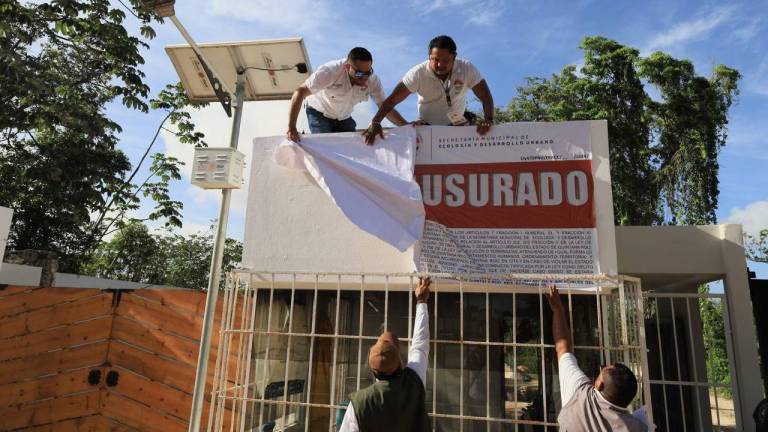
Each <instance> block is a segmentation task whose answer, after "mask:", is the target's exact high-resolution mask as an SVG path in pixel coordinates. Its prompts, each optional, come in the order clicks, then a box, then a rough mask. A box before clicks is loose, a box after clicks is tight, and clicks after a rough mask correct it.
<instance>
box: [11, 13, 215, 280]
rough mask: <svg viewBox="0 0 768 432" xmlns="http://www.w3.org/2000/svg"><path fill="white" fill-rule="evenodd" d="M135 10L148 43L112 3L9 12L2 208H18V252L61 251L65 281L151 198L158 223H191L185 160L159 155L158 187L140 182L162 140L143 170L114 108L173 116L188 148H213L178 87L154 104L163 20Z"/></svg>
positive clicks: (14, 236) (14, 234) (154, 170)
mask: <svg viewBox="0 0 768 432" xmlns="http://www.w3.org/2000/svg"><path fill="white" fill-rule="evenodd" d="M126 3H128V4H129V5H126V8H130V9H128V10H129V11H130V13H131V14H133V15H135V16H136V17H137V19H138V21H139V27H140V29H139V31H140V33H141V36H134V35H131V34H130V33H129V31H128V30H127V29H126V26H125V19H126V13H125V12H124V11H123V9H120V8H119V7H121V6H120V5H119V4H116V3H115V4H113V3H112V2H110V1H108V0H80V1H76V0H67V1H63V0H52V1H47V2H26V3H22V2H19V1H14V0H6V1H3V2H2V4H0V112H2V113H3V115H2V116H0V184H2V185H3V188H0V205H4V206H8V207H10V208H12V209H14V222H13V226H12V228H11V233H10V238H9V247H10V248H14V249H41V250H48V251H53V252H55V253H57V254H58V255H59V259H60V268H61V269H62V270H64V271H69V272H78V271H79V270H80V266H81V264H82V263H83V261H84V260H87V256H88V254H89V253H90V252H91V251H92V250H93V248H94V247H96V246H97V245H98V244H99V242H100V241H101V238H102V237H103V236H104V235H105V234H107V233H109V232H110V231H111V230H113V229H114V228H119V227H120V226H121V224H123V223H124V222H125V221H126V220H127V219H126V217H127V215H129V214H130V211H131V210H135V209H137V208H138V207H139V203H140V201H141V198H142V197H144V198H147V199H151V200H153V201H154V203H155V208H154V210H153V211H152V213H151V214H150V215H149V216H148V218H149V219H154V220H163V221H164V223H165V224H166V225H167V226H180V224H181V213H180V211H181V203H180V202H178V201H174V200H171V199H170V197H169V194H168V186H169V182H170V181H173V180H174V179H178V178H179V177H178V165H179V163H178V161H176V160H174V159H172V158H164V157H163V156H162V155H159V154H156V155H154V156H152V160H153V166H152V167H151V168H150V172H151V175H150V177H149V178H147V179H146V180H144V182H143V183H139V182H135V181H134V177H135V176H136V175H137V173H138V172H139V169H140V168H141V166H142V163H143V162H144V160H145V159H146V158H148V157H149V155H148V153H149V150H150V148H151V147H152V145H153V144H154V142H155V139H156V138H157V134H156V135H155V138H154V139H153V140H152V142H151V143H150V144H149V146H148V147H147V152H146V153H145V154H144V156H143V157H142V158H141V160H140V161H139V163H138V164H136V166H134V167H132V166H131V163H130V161H129V160H128V158H127V157H126V155H125V154H124V153H123V152H122V151H120V150H119V149H118V148H117V145H118V143H119V138H118V134H119V133H120V132H121V131H122V129H121V127H120V125H118V124H117V123H116V122H114V121H112V120H111V119H110V118H109V117H107V115H106V114H105V110H106V106H107V104H109V103H111V102H113V101H115V100H120V101H122V103H123V105H125V106H126V107H129V108H132V109H137V110H140V111H143V112H148V110H149V108H150V106H152V107H154V108H155V109H163V110H166V111H168V115H167V117H166V120H167V119H170V121H171V124H178V128H179V134H180V139H181V140H182V141H183V142H188V143H192V144H195V145H204V142H203V141H202V139H203V137H202V135H201V134H199V133H197V132H195V131H194V126H193V125H192V124H191V122H189V114H188V113H186V111H184V109H185V107H186V106H188V105H189V104H188V103H185V101H186V99H185V97H184V95H183V93H181V92H180V91H179V89H180V87H179V86H178V85H176V86H169V87H167V88H166V90H164V91H163V92H161V93H160V95H159V97H158V99H157V101H149V102H147V101H146V98H147V96H148V94H149V87H148V86H147V85H146V84H145V83H144V81H143V80H144V74H143V72H141V67H142V65H143V63H144V60H143V58H142V57H141V55H140V49H142V48H146V47H147V46H148V45H147V44H146V42H145V40H146V39H151V38H152V37H154V30H153V29H152V26H151V24H152V22H153V19H154V18H153V17H152V16H151V15H149V14H148V13H146V12H145V11H143V10H141V9H140V8H139V7H138V1H136V0H131V1H130V2H126ZM166 120H164V121H163V123H165V121H166ZM160 127H162V125H161V126H160ZM160 127H159V128H158V132H159V131H160ZM153 176H156V177H157V178H159V180H154V179H153ZM113 227H114V228H113Z"/></svg>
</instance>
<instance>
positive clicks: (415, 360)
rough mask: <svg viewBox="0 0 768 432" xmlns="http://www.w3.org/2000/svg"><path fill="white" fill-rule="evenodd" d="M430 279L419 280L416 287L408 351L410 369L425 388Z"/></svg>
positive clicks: (427, 362) (427, 360)
mask: <svg viewBox="0 0 768 432" xmlns="http://www.w3.org/2000/svg"><path fill="white" fill-rule="evenodd" d="M431 284H432V280H431V279H430V278H428V277H427V278H419V284H418V286H416V291H415V292H414V294H415V295H416V318H415V319H414V322H413V336H412V339H411V347H410V348H409V349H408V367H409V368H410V369H411V370H413V371H414V372H416V374H417V375H418V376H419V378H421V383H422V384H423V385H424V387H426V386H427V365H428V364H429V308H428V307H427V301H428V300H429V293H430V290H429V286H430V285H431Z"/></svg>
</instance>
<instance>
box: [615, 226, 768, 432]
mask: <svg viewBox="0 0 768 432" xmlns="http://www.w3.org/2000/svg"><path fill="white" fill-rule="evenodd" d="M616 245H617V251H618V254H617V258H618V265H619V273H621V274H628V275H632V276H637V277H639V278H641V280H642V283H643V289H645V290H649V289H651V290H655V291H671V292H690V291H691V290H692V289H695V287H696V285H697V284H699V283H703V282H709V281H713V280H721V279H722V280H723V282H724V286H725V295H726V301H727V305H728V307H727V308H726V310H725V312H726V316H725V318H726V323H727V325H729V328H728V329H726V330H727V331H729V332H730V334H729V335H728V336H730V341H731V345H732V348H733V349H732V354H733V358H732V359H731V360H732V365H733V368H732V382H733V384H734V387H735V389H736V392H735V394H734V402H735V404H736V406H737V412H736V421H737V425H738V426H739V429H740V430H754V427H755V426H754V422H753V420H752V417H751V414H752V411H753V410H754V409H755V406H757V404H758V402H759V401H760V400H761V399H762V398H763V392H762V388H761V380H760V369H759V362H758V356H757V348H756V346H755V344H756V341H757V336H756V333H755V326H754V320H753V318H752V316H753V315H752V304H751V300H750V296H749V280H748V277H747V266H746V257H745V255H744V245H743V235H742V229H741V225H733V224H727V225H712V226H693V227H692V226H688V227H681V226H664V227H616Z"/></svg>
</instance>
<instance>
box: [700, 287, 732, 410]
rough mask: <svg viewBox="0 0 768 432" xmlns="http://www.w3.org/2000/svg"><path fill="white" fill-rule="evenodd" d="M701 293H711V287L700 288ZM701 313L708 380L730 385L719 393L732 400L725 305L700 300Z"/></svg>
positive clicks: (719, 389) (714, 301) (718, 302)
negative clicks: (724, 316) (724, 314)
mask: <svg viewBox="0 0 768 432" xmlns="http://www.w3.org/2000/svg"><path fill="white" fill-rule="evenodd" d="M699 292H700V293H709V286H708V285H702V286H700V287H699ZM699 312H700V313H701V322H702V337H703V338H704V346H705V347H706V348H705V351H706V352H707V380H708V381H709V382H711V383H717V384H726V385H728V387H721V388H718V389H717V393H718V395H719V396H720V397H723V396H724V397H727V398H732V397H733V393H732V392H731V389H730V384H731V367H730V364H729V363H728V349H727V345H726V343H727V340H726V337H725V321H724V319H723V304H722V303H721V302H720V301H719V299H711V298H708V299H707V298H705V299H700V300H699Z"/></svg>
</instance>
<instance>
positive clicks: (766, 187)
mask: <svg viewBox="0 0 768 432" xmlns="http://www.w3.org/2000/svg"><path fill="white" fill-rule="evenodd" d="M116 4H117V3H116ZM117 5H118V6H119V4H117ZM176 16H177V18H178V19H179V20H180V21H181V22H182V24H183V25H184V26H185V27H186V28H187V30H188V31H189V33H190V34H191V35H192V37H193V38H194V40H195V41H196V42H197V43H208V42H235V41H248V40H258V39H274V38H286V37H294V36H301V37H303V38H304V43H305V46H306V48H307V51H308V53H309V59H310V63H311V66H312V67H313V69H316V68H317V67H318V66H319V65H321V64H323V63H325V62H327V61H330V60H334V59H338V58H342V57H344V56H345V55H346V53H347V52H348V51H349V49H350V48H352V47H354V46H363V47H366V48H368V49H369V50H370V51H371V52H372V54H373V57H374V69H375V71H376V73H377V74H378V75H379V76H380V78H381V80H382V83H383V85H384V88H385V92H387V93H388V92H389V91H391V90H392V88H393V87H394V85H395V84H396V83H397V82H398V81H399V80H400V78H401V77H402V76H403V74H404V73H405V72H406V71H407V70H408V69H409V68H410V67H411V66H413V65H415V64H417V63H420V62H422V61H424V60H426V55H427V45H428V43H429V40H430V39H431V38H433V37H434V36H437V35H440V34H448V35H450V36H451V37H453V38H454V40H455V41H456V43H457V45H458V54H459V57H463V58H466V59H468V60H470V61H472V62H473V63H474V64H475V65H476V66H477V67H478V68H479V70H480V71H481V73H482V74H483V76H484V78H485V79H486V81H487V82H488V85H489V87H490V89H491V92H492V93H493V97H494V101H495V103H496V105H497V106H504V105H506V104H507V103H508V102H509V101H510V99H511V98H512V97H513V96H514V95H515V94H516V88H517V87H518V86H520V85H522V84H524V82H525V77H531V76H543V77H547V76H550V75H551V74H553V73H557V72H559V71H560V70H561V69H562V68H563V67H564V66H566V65H568V64H577V65H578V64H581V63H582V60H581V59H582V52H581V51H580V50H579V48H578V46H579V43H580V41H581V40H582V39H583V38H584V37H585V36H591V35H602V36H605V37H608V38H611V39H614V40H616V41H618V42H620V43H622V44H625V45H629V46H632V47H635V48H637V49H639V50H640V52H641V54H642V55H647V54H650V53H652V52H654V51H657V50H661V51H665V52H667V53H669V54H671V55H673V56H675V57H677V58H685V59H689V60H691V61H692V62H693V64H694V66H695V68H696V71H697V73H699V74H700V75H705V76H708V75H709V74H710V72H711V70H712V68H713V66H714V65H717V64H725V65H727V66H730V67H733V68H735V69H737V70H738V71H740V72H741V74H742V76H743V78H742V80H741V82H740V92H741V93H740V96H739V98H738V101H737V103H736V105H735V106H733V107H732V108H731V111H730V118H729V121H730V124H729V127H728V139H727V143H726V145H725V147H723V149H722V153H721V155H720V158H719V160H720V173H719V180H720V202H719V208H718V211H717V217H718V221H719V222H721V223H726V222H727V223H742V224H744V228H745V230H746V231H747V232H749V233H753V234H755V233H757V231H758V230H759V229H761V228H768V175H766V173H765V172H766V169H767V168H768V152H766V151H765V148H766V141H768V138H766V137H768V121H766V120H765V119H766V118H768V54H766V53H768V0H752V1H744V2H707V1H672V0H663V1H657V0H653V1H643V2H629V1H615V0H614V1H590V0H569V1H516V0H515V1H496V0H428V1H421V0H406V1H397V0H391V1H387V2H381V1H375V0H370V1H369V0H361V1H356V2H348V1H339V0H335V1H334V0H281V1H270V0H184V1H179V2H177V3H176ZM132 25H135V22H129V28H131V26H132ZM154 28H155V30H156V31H157V37H156V38H155V39H154V40H152V41H150V48H149V49H148V50H145V51H144V53H143V55H144V59H145V61H146V64H145V65H144V67H143V71H144V72H145V73H146V82H147V83H148V84H149V86H150V88H151V94H152V95H155V94H157V92H159V91H160V90H161V89H162V88H163V87H164V86H165V85H166V84H169V83H175V82H176V81H178V76H177V75H176V72H175V70H174V68H173V66H172V64H171V62H170V60H169V58H168V56H167V55H166V53H165V51H164V47H165V46H166V45H169V44H179V43H184V39H183V38H182V36H181V35H180V34H179V32H178V31H177V30H176V28H175V27H174V26H173V24H171V23H170V21H166V23H164V24H155V26H154ZM374 108H375V106H374V105H373V103H372V102H369V103H367V104H360V105H358V106H357V107H356V109H355V112H354V113H353V117H354V118H355V119H356V121H357V123H358V126H359V127H364V126H365V125H367V124H368V122H369V121H370V118H371V117H372V116H373V114H374V112H375V110H374ZM398 110H399V111H400V112H401V113H402V114H403V115H404V116H405V117H406V119H413V118H414V116H415V113H416V97H415V95H412V96H411V97H410V98H408V99H407V100H406V101H404V102H403V103H401V104H400V105H399V106H398ZM287 112H288V102H287V101H276V102H249V103H246V104H245V108H244V111H243V125H242V130H241V133H240V141H239V149H240V151H242V152H244V153H245V154H246V157H249V155H250V154H251V150H250V147H251V142H252V140H253V138H254V137H257V136H272V135H282V134H284V133H285V130H286V128H287ZM108 114H109V115H110V116H111V117H112V118H113V119H115V120H116V121H117V122H118V123H119V124H121V125H122V127H123V132H122V134H121V143H120V148H121V149H122V150H123V151H124V152H125V153H127V154H128V155H129V157H130V158H131V159H132V160H133V161H134V162H136V161H137V160H138V159H139V157H140V156H141V154H142V153H143V151H144V150H145V148H146V146H147V145H148V143H149V142H150V140H151V138H152V136H153V135H154V133H155V131H156V129H157V127H158V126H159V124H160V121H161V120H162V117H163V113H161V112H151V113H149V114H145V113H140V112H138V111H135V110H129V109H127V108H125V107H124V106H122V105H121V104H120V103H119V102H117V103H114V104H112V105H110V107H109V108H108ZM193 121H194V122H195V123H196V125H197V128H198V130H200V131H202V132H204V133H205V134H206V140H207V142H208V144H209V145H210V146H227V145H228V143H229V130H230V125H231V120H230V119H229V118H227V117H226V115H225V114H224V111H223V110H222V109H221V106H220V105H218V104H211V105H210V106H209V107H207V108H203V109H201V110H198V111H193ZM302 127H304V128H306V118H305V116H304V114H303V113H302V114H301V115H300V117H299V128H300V129H301V128H302ZM153 150H154V151H158V152H165V153H166V154H168V155H170V156H175V157H178V158H180V159H181V160H184V161H187V162H188V164H187V166H186V167H185V169H184V178H183V180H182V181H180V182H177V183H175V184H174V185H173V186H172V189H171V192H172V196H173V197H174V198H175V199H178V200H180V201H182V202H184V211H183V221H184V228H183V229H181V232H183V233H194V232H197V231H199V230H205V229H207V227H208V226H209V225H210V224H211V221H212V220H213V219H215V218H216V217H217V214H218V200H219V197H220V192H218V191H204V190H201V189H198V188H195V187H193V186H191V185H190V183H189V162H190V161H191V159H192V148H191V147H190V146H188V145H183V144H180V143H179V142H178V140H177V139H176V137H175V136H174V135H173V134H172V133H170V132H167V131H162V132H161V136H160V139H159V140H158V142H156V143H155V145H154V147H153ZM246 160H248V159H246ZM247 171H248V168H247V167H246V172H247ZM247 184H248V182H247V179H246V184H245V186H244V188H243V189H240V190H238V191H235V192H234V193H233V200H232V209H231V213H230V220H229V230H228V234H229V236H230V237H235V238H238V239H242V238H243V229H244V224H245V202H246V199H247ZM149 211H150V207H149V204H148V205H145V206H144V207H143V208H142V209H140V210H139V211H138V212H137V214H136V216H138V217H144V216H146V214H147V213H148V212H149ZM749 266H750V268H751V269H752V270H755V271H757V274H758V277H762V278H768V265H762V264H757V263H749Z"/></svg>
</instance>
